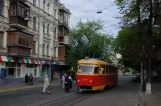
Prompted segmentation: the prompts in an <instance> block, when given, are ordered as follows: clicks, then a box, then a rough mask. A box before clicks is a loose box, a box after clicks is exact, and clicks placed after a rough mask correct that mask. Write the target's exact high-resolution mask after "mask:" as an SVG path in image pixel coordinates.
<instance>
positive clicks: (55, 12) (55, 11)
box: [54, 9, 57, 18]
mask: <svg viewBox="0 0 161 106" xmlns="http://www.w3.org/2000/svg"><path fill="white" fill-rule="evenodd" d="M56 14H57V10H56V9H54V17H55V18H56Z"/></svg>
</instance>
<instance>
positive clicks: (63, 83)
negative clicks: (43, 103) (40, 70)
mask: <svg viewBox="0 0 161 106" xmlns="http://www.w3.org/2000/svg"><path fill="white" fill-rule="evenodd" d="M62 86H63V88H65V75H62Z"/></svg>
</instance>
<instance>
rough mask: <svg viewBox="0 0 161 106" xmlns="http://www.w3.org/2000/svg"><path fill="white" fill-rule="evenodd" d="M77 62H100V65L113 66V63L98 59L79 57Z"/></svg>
mask: <svg viewBox="0 0 161 106" xmlns="http://www.w3.org/2000/svg"><path fill="white" fill-rule="evenodd" d="M78 64H102V65H109V66H114V67H116V66H115V65H113V64H111V63H108V62H105V61H102V60H98V59H81V60H79V61H78Z"/></svg>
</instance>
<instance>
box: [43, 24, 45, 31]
mask: <svg viewBox="0 0 161 106" xmlns="http://www.w3.org/2000/svg"><path fill="white" fill-rule="evenodd" d="M43 33H45V22H44V24H43Z"/></svg>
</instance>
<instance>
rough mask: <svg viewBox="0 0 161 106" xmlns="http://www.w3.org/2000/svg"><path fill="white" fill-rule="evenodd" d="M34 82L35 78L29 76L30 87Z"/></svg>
mask: <svg viewBox="0 0 161 106" xmlns="http://www.w3.org/2000/svg"><path fill="white" fill-rule="evenodd" d="M33 80H34V77H33V75H32V73H31V75H30V76H29V85H33Z"/></svg>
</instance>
